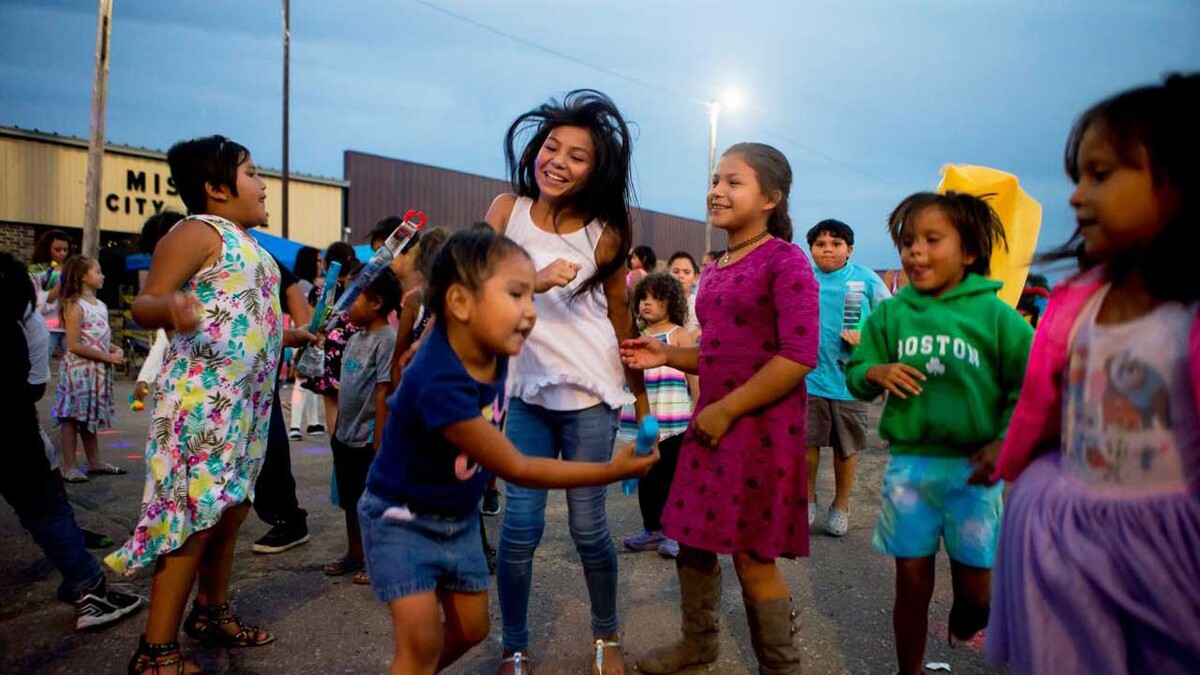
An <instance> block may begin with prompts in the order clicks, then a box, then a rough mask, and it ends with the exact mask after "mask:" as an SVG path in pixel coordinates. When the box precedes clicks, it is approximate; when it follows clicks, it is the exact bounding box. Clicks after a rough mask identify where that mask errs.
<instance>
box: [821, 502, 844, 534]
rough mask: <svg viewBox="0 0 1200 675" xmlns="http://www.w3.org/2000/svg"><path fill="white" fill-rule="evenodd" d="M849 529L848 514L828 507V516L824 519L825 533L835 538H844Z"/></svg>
mask: <svg viewBox="0 0 1200 675" xmlns="http://www.w3.org/2000/svg"><path fill="white" fill-rule="evenodd" d="M849 529H850V514H849V513H846V512H845V511H843V510H841V509H835V508H834V507H832V506H830V507H829V516H828V517H826V519H825V532H826V533H827V534H831V535H833V536H835V537H844V536H846V532H847V531H848V530H849Z"/></svg>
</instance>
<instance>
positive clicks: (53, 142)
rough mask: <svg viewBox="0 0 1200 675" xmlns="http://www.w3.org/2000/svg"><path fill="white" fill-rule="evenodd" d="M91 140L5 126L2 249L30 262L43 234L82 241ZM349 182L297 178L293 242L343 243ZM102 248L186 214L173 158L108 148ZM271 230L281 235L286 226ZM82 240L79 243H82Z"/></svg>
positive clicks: (276, 187)
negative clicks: (157, 217) (56, 232)
mask: <svg viewBox="0 0 1200 675" xmlns="http://www.w3.org/2000/svg"><path fill="white" fill-rule="evenodd" d="M262 175H263V178H264V180H265V181H266V184H267V213H268V217H271V216H278V214H280V213H281V212H282V199H281V194H282V185H281V182H280V179H279V173H278V172H275V171H271V170H268V169H263V170H262ZM86 176H87V141H85V140H83V139H79V138H72V137H68V136H57V135H54V134H46V133H41V132H37V131H26V130H23V129H16V128H12V127H0V248H3V249H5V250H9V251H13V252H15V253H17V255H19V256H21V257H24V258H28V256H29V254H30V253H31V252H32V250H33V242H34V240H35V239H36V237H37V235H38V234H40V233H41V232H42V231H44V230H46V229H50V228H57V229H63V230H66V231H67V232H68V233H71V234H74V235H76V236H78V232H79V231H80V228H81V227H82V225H83V202H84V195H85V192H86V188H85V179H86ZM347 187H349V183H347V182H345V181H341V180H334V179H329V178H317V177H312V176H302V175H296V174H293V175H292V177H291V181H290V185H289V192H290V194H289V201H290V207H291V209H290V211H291V213H290V220H291V222H290V224H289V228H288V229H289V232H288V235H289V236H288V238H289V239H291V240H293V241H297V242H300V243H303V244H308V245H310V246H316V247H318V248H324V247H326V246H328V245H329V244H330V243H331V242H334V241H338V240H339V239H341V238H342V226H343V223H344V215H345V206H344V205H345V194H346V188H347ZM100 194H101V207H100V229H101V233H102V244H106V243H108V242H112V241H120V240H128V239H130V238H132V237H133V236H134V235H136V234H137V233H139V232H141V229H142V223H144V222H145V220H146V218H147V217H149V216H151V215H153V214H154V213H157V212H159V211H163V210H165V209H173V210H175V211H180V212H183V211H185V209H184V206H183V202H181V201H180V200H179V197H178V195H177V194H176V192H175V188H174V185H173V183H172V181H171V171H170V169H169V168H168V166H167V159H166V154H165V153H163V152H159V151H155V150H145V149H140V148H130V147H125V146H120V145H108V146H106V148H105V153H104V170H103V177H102V184H101V189H100ZM264 229H265V231H266V232H269V233H271V234H274V235H276V236H279V235H280V234H281V232H280V226H279V223H278V222H274V221H271V222H269V223H268V226H267V227H266V228H264ZM77 241H78V239H77Z"/></svg>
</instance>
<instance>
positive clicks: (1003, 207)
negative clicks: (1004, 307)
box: [937, 164, 1042, 307]
mask: <svg viewBox="0 0 1200 675" xmlns="http://www.w3.org/2000/svg"><path fill="white" fill-rule="evenodd" d="M950 190H953V191H955V192H965V193H967V194H972V195H978V196H981V197H982V196H984V195H989V194H990V195H992V196H990V197H987V202H988V203H989V204H991V205H992V208H993V209H995V210H996V215H998V216H1000V222H1002V223H1004V235H1005V237H1006V238H1007V239H1008V250H1007V251H1005V250H1004V247H1002V246H997V247H996V249H995V250H994V251H992V274H991V278H992V279H995V280H996V281H1000V282H1003V283H1004V288H1001V289H1000V293H999V294H998V295H999V296H1000V299H1001V300H1003V301H1005V302H1007V303H1008V304H1010V305H1012V306H1013V307H1016V306H1017V301H1018V300H1020V299H1021V290H1022V289H1023V288H1025V277H1026V276H1027V275H1028V274H1029V263H1030V262H1031V261H1032V260H1033V251H1034V249H1035V248H1037V238H1038V232H1039V231H1040V230H1041V229H1042V205H1041V204H1039V203H1038V202H1037V200H1035V199H1034V198H1033V197H1030V196H1029V195H1028V194H1026V192H1025V191H1024V190H1022V189H1021V186H1020V184H1019V183H1017V177H1016V176H1014V175H1012V174H1011V173H1006V172H1004V171H1000V170H999V169H990V168H988V167H986V166H973V165H970V164H947V165H946V166H944V167H942V182H941V184H940V185H938V187H937V191H938V192H947V191H950Z"/></svg>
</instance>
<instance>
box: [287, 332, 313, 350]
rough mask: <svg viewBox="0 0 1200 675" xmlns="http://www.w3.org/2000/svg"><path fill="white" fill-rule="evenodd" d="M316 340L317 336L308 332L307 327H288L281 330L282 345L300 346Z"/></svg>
mask: <svg viewBox="0 0 1200 675" xmlns="http://www.w3.org/2000/svg"><path fill="white" fill-rule="evenodd" d="M316 341H317V336H316V335H313V334H312V333H310V332H309V331H308V329H307V328H289V329H287V330H285V331H283V346H284V347H300V346H302V345H306V344H309V343H311V342H316Z"/></svg>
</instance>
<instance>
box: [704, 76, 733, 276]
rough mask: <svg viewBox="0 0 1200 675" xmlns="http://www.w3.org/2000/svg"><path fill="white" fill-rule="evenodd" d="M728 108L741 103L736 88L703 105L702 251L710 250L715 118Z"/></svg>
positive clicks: (715, 153)
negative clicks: (705, 134)
mask: <svg viewBox="0 0 1200 675" xmlns="http://www.w3.org/2000/svg"><path fill="white" fill-rule="evenodd" d="M722 103H723V104H724V105H725V107H727V108H729V109H731V110H732V109H737V107H738V106H740V105H741V104H742V95H741V92H739V91H738V90H736V89H729V90H727V91H726V92H725V95H724V96H722V97H721V100H720V101H708V102H707V103H706V104H705V105H706V106H707V107H708V176H707V177H706V181H707V182H706V184H705V187H704V194H705V195H706V198H705V206H704V252H705V253H708V252H709V251H711V250H712V213H710V212H709V210H708V203H707V202H708V199H707V195H708V192H709V190H711V189H712V177H713V173H715V172H716V170H717V118H718V117H720V115H721V105H722Z"/></svg>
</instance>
